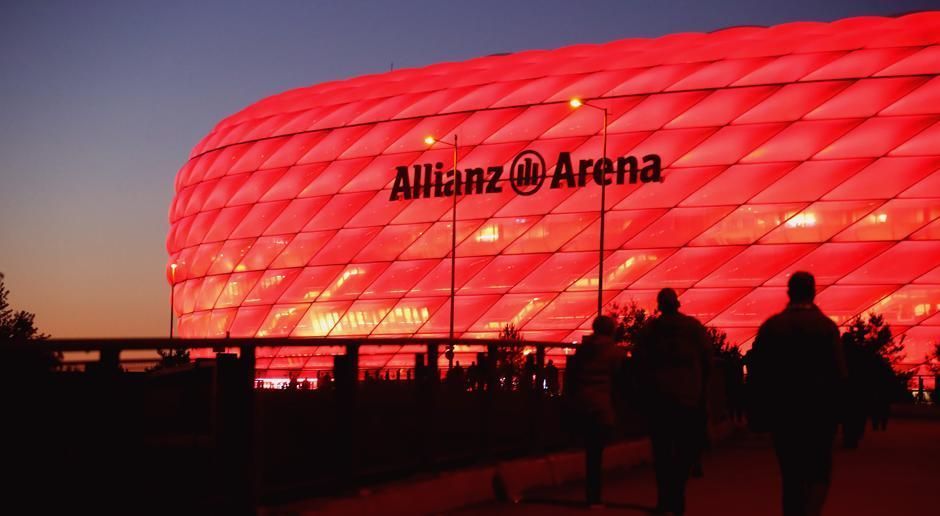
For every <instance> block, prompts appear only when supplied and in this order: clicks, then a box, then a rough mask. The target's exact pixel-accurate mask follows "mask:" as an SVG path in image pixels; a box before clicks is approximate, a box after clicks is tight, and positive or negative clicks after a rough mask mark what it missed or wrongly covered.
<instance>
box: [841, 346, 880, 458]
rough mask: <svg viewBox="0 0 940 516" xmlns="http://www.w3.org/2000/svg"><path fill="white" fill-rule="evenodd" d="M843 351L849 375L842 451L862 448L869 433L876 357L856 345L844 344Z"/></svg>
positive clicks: (844, 391) (844, 407)
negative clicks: (860, 446) (861, 442)
mask: <svg viewBox="0 0 940 516" xmlns="http://www.w3.org/2000/svg"><path fill="white" fill-rule="evenodd" d="M842 350H843V353H844V356H845V367H846V373H847V377H846V382H845V387H844V390H843V399H842V447H843V448H846V449H850V450H851V449H855V448H858V442H859V441H860V440H861V439H862V435H864V433H865V423H866V421H867V419H868V409H869V406H870V404H871V403H870V396H871V388H872V386H871V382H872V381H873V378H872V359H874V357H873V356H871V353H869V352H868V351H867V350H865V349H863V348H862V347H861V346H860V345H858V344H857V343H855V342H843V343H842Z"/></svg>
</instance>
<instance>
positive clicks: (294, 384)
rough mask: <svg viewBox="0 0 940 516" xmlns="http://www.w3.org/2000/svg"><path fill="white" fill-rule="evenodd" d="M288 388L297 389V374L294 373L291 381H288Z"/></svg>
mask: <svg viewBox="0 0 940 516" xmlns="http://www.w3.org/2000/svg"><path fill="white" fill-rule="evenodd" d="M287 389H288V390H291V391H296V390H297V375H294V374H292V375H291V376H290V381H289V382H287Z"/></svg>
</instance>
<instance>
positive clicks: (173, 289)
mask: <svg viewBox="0 0 940 516" xmlns="http://www.w3.org/2000/svg"><path fill="white" fill-rule="evenodd" d="M175 293H176V264H175V263H171V264H170V340H173V294H175Z"/></svg>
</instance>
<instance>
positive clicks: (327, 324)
mask: <svg viewBox="0 0 940 516" xmlns="http://www.w3.org/2000/svg"><path fill="white" fill-rule="evenodd" d="M938 42H940V13H938V12H924V13H915V14H909V15H904V16H899V17H895V18H882V17H862V18H850V19H844V20H839V21H835V22H831V23H819V22H797V23H787V24H783V25H778V26H774V27H767V28H763V27H735V28H729V29H724V30H719V31H715V32H711V33H682V34H671V35H667V36H662V37H658V38H652V39H624V40H619V41H613V42H610V43H605V44H591V45H576V46H571V47H566V48H561V49H557V50H533V51H525V52H517V53H513V54H508V55H494V56H487V57H480V58H477V59H471V60H469V61H464V62H452V63H440V64H435V65H431V66H426V67H422V68H414V69H402V70H395V71H391V72H388V73H382V74H376V75H367V76H362V77H356V78H352V79H346V80H339V81H335V82H329V83H324V84H318V85H314V86H309V87H303V88H298V89H294V90H290V91H286V92H283V93H280V94H277V95H274V96H271V97H269V98H266V99H263V100H260V101H258V102H257V103H255V104H253V105H251V106H248V107H246V108H244V109H243V110H241V111H239V112H238V113H235V114H233V115H231V116H229V117H228V118H226V119H224V120H222V121H221V122H219V123H218V125H216V127H215V128H214V129H213V130H212V131H211V132H210V133H209V134H208V135H206V136H205V137H204V138H203V139H202V141H200V142H198V144H196V145H195V147H194V148H193V150H192V153H191V155H190V156H189V159H188V160H187V161H186V162H185V164H183V166H182V168H181V169H180V170H179V172H178V173H177V176H176V182H175V191H176V194H175V197H174V199H173V201H172V205H171V206H170V210H169V220H170V231H169V234H168V236H167V244H166V245H167V249H168V252H169V258H168V261H167V269H166V274H167V279H168V281H170V282H171V284H172V287H173V310H174V312H175V314H176V315H177V316H178V324H177V330H176V331H177V335H178V336H180V337H183V338H201V337H225V336H231V337H259V338H265V337H347V338H349V337H352V338H364V339H380V338H385V337H448V336H449V335H450V323H451V313H452V310H451V308H453V324H454V333H455V336H457V337H462V338H494V337H496V336H497V334H498V333H499V331H500V330H501V329H503V328H504V327H506V326H507V325H509V324H511V325H513V326H515V327H517V328H519V329H520V330H521V332H522V334H523V336H524V337H525V338H526V339H531V340H538V341H555V342H577V341H579V340H580V338H581V336H582V335H584V334H586V333H587V332H588V327H589V325H590V321H591V319H592V318H593V317H594V316H595V315H596V313H597V305H598V297H600V302H601V303H602V304H603V305H604V306H605V307H607V308H609V307H612V306H614V305H619V306H623V305H626V304H629V303H631V302H636V303H638V304H639V305H640V306H644V307H647V308H652V307H653V305H654V301H655V294H656V292H657V290H658V289H660V288H663V287H672V288H674V289H676V290H677V291H678V292H679V293H680V300H681V302H682V307H683V308H682V309H683V311H684V312H686V313H688V314H691V315H694V316H696V317H698V318H699V319H701V320H702V321H703V322H704V323H706V324H708V325H709V326H714V327H718V328H721V329H722V330H724V331H725V332H726V333H727V334H728V338H729V340H730V341H731V342H733V343H736V344H741V345H742V346H744V348H745V349H746V348H747V347H748V346H749V345H750V343H751V341H752V340H753V338H754V335H755V333H756V330H757V328H758V326H759V325H760V323H761V322H762V321H763V320H764V319H765V318H766V317H768V316H769V315H771V314H773V313H775V312H777V311H779V310H781V309H782V307H783V306H784V304H785V302H786V295H785V290H786V289H785V285H786V281H787V278H788V276H789V275H790V274H791V273H792V272H794V271H796V270H808V271H811V272H813V273H814V274H815V275H816V278H817V283H818V290H819V292H818V295H817V302H818V304H819V306H820V307H821V308H822V309H823V310H824V311H825V312H826V314H827V315H829V316H830V317H831V318H832V319H833V320H835V321H836V322H837V323H838V324H845V323H847V322H848V321H850V320H851V319H852V318H854V317H856V316H858V315H860V314H865V313H869V312H876V313H879V314H883V315H884V316H885V319H886V321H887V322H888V323H889V324H890V325H891V327H892V330H893V331H894V332H895V334H896V335H900V338H903V339H904V340H903V343H904V346H905V349H906V352H907V358H906V360H907V361H908V362H910V363H912V364H914V363H919V362H921V361H922V359H923V356H924V355H925V354H926V353H927V352H928V349H929V348H932V346H933V344H934V343H937V342H940V315H937V312H938V309H940V145H938V142H940V78H938V73H940V46H938ZM605 122H606V123H605ZM455 143H456V146H455V145H454V144H455ZM539 160H541V161H539ZM454 161H456V167H455V166H454V165H455V163H454ZM602 194H603V196H604V204H603V206H604V210H603V213H604V221H605V229H604V232H603V235H604V236H603V254H602V255H601V253H600V247H601V228H600V226H601V213H602V210H601V206H602V205H601V196H602ZM455 207H456V210H455ZM454 220H456V225H454V223H453V221H454ZM454 244H456V245H454ZM452 247H455V248H456V254H455V255H452V253H451V250H452ZM601 256H603V268H602V270H600V271H599V262H600V257H601ZM452 264H453V265H452ZM599 272H600V273H601V274H600V275H599ZM452 273H453V277H454V287H455V296H454V299H455V301H454V305H453V307H451V277H452ZM599 280H601V281H602V284H601V285H599V283H600V282H601V281H599ZM599 287H600V289H599ZM599 290H600V296H599V293H598V292H599ZM364 344H368V342H365V343H364ZM473 351H475V350H473V349H472V347H470V346H462V347H461V349H458V353H472V352H473ZM335 352H336V351H335V349H333V348H332V347H330V346H319V345H317V346H310V347H308V348H303V347H300V348H284V349H277V348H274V349H270V350H269V351H266V352H261V351H260V350H259V353H258V357H257V368H258V377H259V378H283V377H286V376H287V375H288V372H297V373H299V374H301V375H302V376H307V375H312V376H315V373H313V371H316V370H319V369H323V368H328V367H330V365H331V364H332V356H331V355H332V354H333V353H335ZM414 352H415V349H412V348H411V347H409V346H408V345H407V344H403V345H402V346H401V347H400V348H397V349H393V350H392V351H389V349H388V348H387V347H383V348H381V350H379V349H374V350H372V349H369V346H368V345H363V347H362V349H361V356H360V361H361V363H362V365H363V367H374V368H395V367H407V366H410V365H411V364H413V353H414ZM442 359H443V357H442ZM467 362H469V360H467Z"/></svg>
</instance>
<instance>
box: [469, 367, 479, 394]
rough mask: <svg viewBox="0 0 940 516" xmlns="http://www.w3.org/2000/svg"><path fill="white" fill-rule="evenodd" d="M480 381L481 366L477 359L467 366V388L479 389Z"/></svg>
mask: <svg viewBox="0 0 940 516" xmlns="http://www.w3.org/2000/svg"><path fill="white" fill-rule="evenodd" d="M479 383H480V367H479V366H478V365H477V362H476V360H473V361H471V362H470V365H469V366H468V367H467V388H469V389H470V390H471V391H475V390H477V385H478V384H479Z"/></svg>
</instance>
